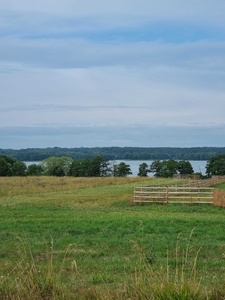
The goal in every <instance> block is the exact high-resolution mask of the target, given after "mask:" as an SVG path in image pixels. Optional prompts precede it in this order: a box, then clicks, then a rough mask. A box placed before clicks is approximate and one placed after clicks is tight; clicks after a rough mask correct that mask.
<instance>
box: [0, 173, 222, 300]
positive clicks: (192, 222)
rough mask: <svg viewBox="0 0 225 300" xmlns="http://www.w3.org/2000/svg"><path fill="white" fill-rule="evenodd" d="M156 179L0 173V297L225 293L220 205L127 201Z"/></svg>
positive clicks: (215, 295)
mask: <svg viewBox="0 0 225 300" xmlns="http://www.w3.org/2000/svg"><path fill="white" fill-rule="evenodd" d="M160 183H165V181H162V180H155V179H143V178H103V179H101V178H82V179H81V178H53V177H50V178H49V177H32V178H31V177H29V178H0V186H1V189H0V195H1V196H0V205H1V209H0V228H1V231H0V238H1V244H0V263H1V268H0V283H1V290H0V292H1V294H0V295H1V297H0V298H1V299H128V298H130V299H225V298H224V295H225V287H224V286H225V280H224V278H225V276H224V275H225V231H224V228H225V218H224V215H225V214H224V210H223V209H221V208H218V207H213V206H209V205H206V206H205V205H202V206H187V205H180V206H179V205H166V206H162V205H144V206H132V205H131V201H132V197H133V187H134V186H135V185H137V184H138V185H140V184H143V185H147V184H148V185H149V184H160ZM167 183H170V182H169V181H167ZM11 187H12V188H11Z"/></svg>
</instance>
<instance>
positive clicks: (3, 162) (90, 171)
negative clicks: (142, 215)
mask: <svg viewBox="0 0 225 300" xmlns="http://www.w3.org/2000/svg"><path fill="white" fill-rule="evenodd" d="M148 173H153V174H154V176H155V177H164V178H168V177H173V175H174V174H182V175H191V174H193V173H194V170H193V167H192V165H191V163H190V162H189V161H185V160H180V161H176V160H173V159H169V160H155V161H153V162H152V163H151V165H148V164H147V163H145V162H143V163H142V164H140V165H139V172H138V176H143V177H146V176H148ZM43 175H46V176H73V177H106V176H114V177H122V176H128V175H132V171H131V168H130V165H129V164H126V163H125V162H120V163H119V164H117V163H116V162H115V161H108V160H107V159H105V158H104V157H103V156H95V157H94V158H92V159H91V158H85V159H76V160H74V159H72V158H70V157H65V156H63V157H49V158H47V159H44V160H43V161H41V162H40V163H38V164H35V163H33V164H31V165H29V166H28V167H27V166H26V164H25V163H24V162H21V161H18V160H17V159H15V158H12V157H10V156H7V155H0V176H43ZM200 175H201V174H200ZM212 175H225V154H220V155H217V156H214V157H211V158H210V159H209V160H208V161H207V164H206V177H207V178H208V177H211V176H212Z"/></svg>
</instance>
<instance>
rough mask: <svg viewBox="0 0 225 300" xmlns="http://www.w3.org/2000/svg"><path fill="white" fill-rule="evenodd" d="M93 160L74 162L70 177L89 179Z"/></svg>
mask: <svg viewBox="0 0 225 300" xmlns="http://www.w3.org/2000/svg"><path fill="white" fill-rule="evenodd" d="M90 166H91V160H90V159H89V158H87V159H76V160H74V161H73V162H72V164H71V166H70V170H69V175H70V176H74V177H89V176H90Z"/></svg>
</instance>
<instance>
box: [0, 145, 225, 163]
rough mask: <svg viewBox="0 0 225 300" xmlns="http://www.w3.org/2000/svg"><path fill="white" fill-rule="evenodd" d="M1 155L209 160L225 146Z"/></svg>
mask: <svg viewBox="0 0 225 300" xmlns="http://www.w3.org/2000/svg"><path fill="white" fill-rule="evenodd" d="M0 154H1V155H8V156H10V157H14V158H16V159H18V160H20V161H41V160H43V159H45V158H48V157H51V156H56V157H61V156H67V157H71V158H73V159H84V158H93V157H95V156H97V155H100V156H103V157H104V158H105V159H107V160H116V159H119V160H126V159H129V160H157V159H159V160H162V159H163V160H164V159H177V160H208V159H210V157H213V156H217V155H219V154H225V147H191V148H179V147H149V148H148V147H94V148H84V147H80V148H60V147H54V148H27V149H20V150H13V149H0Z"/></svg>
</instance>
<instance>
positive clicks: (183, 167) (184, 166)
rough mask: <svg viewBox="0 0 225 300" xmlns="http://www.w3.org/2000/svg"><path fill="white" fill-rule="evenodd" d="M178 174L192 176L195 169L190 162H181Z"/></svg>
mask: <svg viewBox="0 0 225 300" xmlns="http://www.w3.org/2000/svg"><path fill="white" fill-rule="evenodd" d="M178 172H179V174H183V175H191V174H193V173H194V170H193V167H192V165H191V163H190V162H189V161H186V160H180V161H179V162H178Z"/></svg>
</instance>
